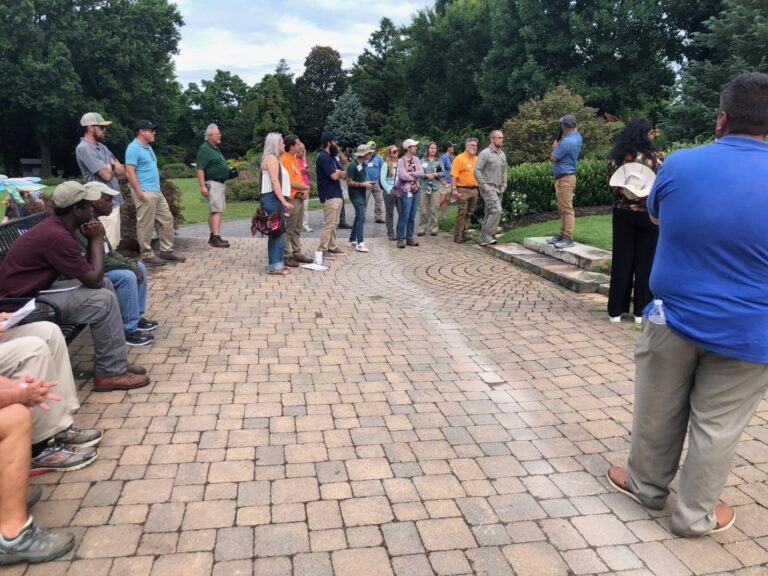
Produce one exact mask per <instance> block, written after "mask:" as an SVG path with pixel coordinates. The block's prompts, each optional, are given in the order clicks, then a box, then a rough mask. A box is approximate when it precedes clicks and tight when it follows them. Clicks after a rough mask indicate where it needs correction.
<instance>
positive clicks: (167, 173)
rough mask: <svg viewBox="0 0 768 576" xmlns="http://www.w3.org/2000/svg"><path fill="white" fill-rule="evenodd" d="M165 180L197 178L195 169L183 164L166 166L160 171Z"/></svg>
mask: <svg viewBox="0 0 768 576" xmlns="http://www.w3.org/2000/svg"><path fill="white" fill-rule="evenodd" d="M160 171H161V172H162V173H163V176H164V177H165V178H195V177H196V176H197V175H196V174H195V169H194V168H192V167H190V166H187V165H186V164H183V163H181V162H172V163H170V164H165V165H164V166H163V167H162V169H161V170H160Z"/></svg>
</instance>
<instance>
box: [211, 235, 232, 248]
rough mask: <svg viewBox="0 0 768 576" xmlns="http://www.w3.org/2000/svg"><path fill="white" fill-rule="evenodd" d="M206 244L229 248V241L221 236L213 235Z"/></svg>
mask: <svg viewBox="0 0 768 576" xmlns="http://www.w3.org/2000/svg"><path fill="white" fill-rule="evenodd" d="M208 244H210V245H211V246H213V247H214V248H229V242H227V241H226V240H224V239H223V238H222V237H221V236H214V237H213V238H211V239H210V240H209V241H208Z"/></svg>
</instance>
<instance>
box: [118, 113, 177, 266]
mask: <svg viewBox="0 0 768 576" xmlns="http://www.w3.org/2000/svg"><path fill="white" fill-rule="evenodd" d="M156 129H157V124H154V123H153V122H151V121H149V120H139V121H138V122H136V124H135V125H134V127H133V132H134V134H135V135H136V138H134V140H133V141H132V142H131V143H130V144H128V148H126V150H125V172H126V174H127V175H128V182H130V184H131V188H132V190H133V202H134V204H136V239H137V240H138V241H139V247H140V248H141V259H142V260H144V263H145V264H147V265H148V266H161V265H163V264H165V260H169V261H171V262H184V261H185V260H186V258H184V257H183V256H177V255H176V254H174V253H173V214H171V208H170V207H169V206H168V202H167V201H166V199H165V196H163V193H162V192H161V190H160V171H159V170H158V169H157V157H156V156H155V151H154V150H152V146H151V144H152V142H154V141H155V130H156ZM155 222H157V223H158V224H159V225H160V253H159V254H158V256H159V258H158V257H156V256H155V253H154V252H153V251H152V231H153V230H154V229H155Z"/></svg>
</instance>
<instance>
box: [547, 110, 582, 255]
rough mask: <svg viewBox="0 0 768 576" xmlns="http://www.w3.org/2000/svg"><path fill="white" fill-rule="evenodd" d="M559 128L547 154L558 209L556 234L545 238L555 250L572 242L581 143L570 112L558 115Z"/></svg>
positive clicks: (574, 119)
mask: <svg viewBox="0 0 768 576" xmlns="http://www.w3.org/2000/svg"><path fill="white" fill-rule="evenodd" d="M560 130H561V133H562V135H561V136H560V137H559V138H558V139H557V140H555V141H554V142H552V154H550V156H549V159H550V160H552V162H554V164H553V165H552V173H553V175H554V177H555V197H556V198H557V210H558V211H559V212H560V234H558V235H557V236H553V237H552V238H550V239H549V240H547V242H549V243H550V244H554V245H555V248H558V249H562V248H570V247H571V246H573V244H574V242H573V229H574V227H575V226H576V215H575V213H574V211H573V193H574V191H575V190H576V162H578V160H579V154H580V153H581V144H582V141H581V134H579V132H578V131H577V130H576V116H574V115H573V114H566V115H565V116H563V117H562V118H560Z"/></svg>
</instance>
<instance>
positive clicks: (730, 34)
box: [664, 0, 768, 140]
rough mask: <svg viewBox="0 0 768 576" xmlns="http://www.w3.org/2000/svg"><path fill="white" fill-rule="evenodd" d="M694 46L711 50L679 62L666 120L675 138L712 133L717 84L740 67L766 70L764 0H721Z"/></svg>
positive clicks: (767, 28)
mask: <svg viewBox="0 0 768 576" xmlns="http://www.w3.org/2000/svg"><path fill="white" fill-rule="evenodd" d="M694 44H695V46H694V47H693V48H694V49H695V50H698V51H700V53H706V54H708V55H709V57H708V58H707V59H703V60H692V61H690V62H689V63H688V65H687V66H686V67H685V68H683V71H682V74H681V78H680V84H679V87H678V94H677V98H676V99H675V101H674V102H673V104H672V105H671V106H670V109H669V112H668V114H667V117H666V119H665V122H664V126H665V129H666V130H667V131H668V133H669V134H668V135H669V137H670V138H671V139H673V140H693V139H696V138H706V137H710V136H712V134H713V130H714V126H715V120H716V118H717V111H718V105H719V101H720V89H721V87H722V86H723V84H725V83H726V82H728V80H730V79H732V78H733V77H735V76H737V75H738V74H741V73H743V72H765V73H768V56H766V51H765V46H766V45H768V15H767V14H766V10H765V0H725V1H724V9H723V11H722V12H721V13H720V14H719V15H718V16H713V17H712V18H710V19H709V20H707V22H706V31H705V32H701V33H699V34H696V35H695V37H694Z"/></svg>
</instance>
